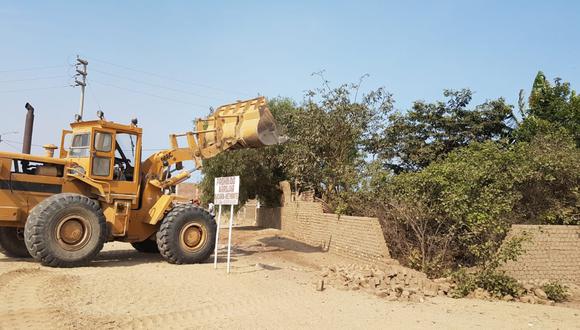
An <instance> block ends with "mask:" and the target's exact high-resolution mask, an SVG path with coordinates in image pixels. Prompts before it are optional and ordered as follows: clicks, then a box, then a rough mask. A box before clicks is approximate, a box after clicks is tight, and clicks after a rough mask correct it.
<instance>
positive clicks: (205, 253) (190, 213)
mask: <svg viewBox="0 0 580 330" xmlns="http://www.w3.org/2000/svg"><path fill="white" fill-rule="evenodd" d="M215 240H216V224H215V220H214V219H213V217H212V216H211V215H210V214H209V213H208V212H207V211H205V210H203V209H201V208H199V207H196V206H194V205H191V204H179V205H176V206H175V207H174V208H173V209H172V210H171V211H169V213H167V215H166V216H165V218H163V221H162V222H161V227H160V228H159V231H158V232H157V246H158V247H159V252H160V253H161V255H162V256H163V257H164V258H165V259H166V260H167V261H168V262H169V263H172V264H194V263H200V262H204V261H206V260H207V259H208V258H209V256H210V255H211V253H212V252H213V248H214V245H215Z"/></svg>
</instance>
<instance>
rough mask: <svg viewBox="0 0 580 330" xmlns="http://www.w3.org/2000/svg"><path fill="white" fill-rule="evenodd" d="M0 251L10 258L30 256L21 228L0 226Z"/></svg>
mask: <svg viewBox="0 0 580 330" xmlns="http://www.w3.org/2000/svg"><path fill="white" fill-rule="evenodd" d="M0 253H2V254H4V255H5V256H7V257H10V258H30V257H31V255H30V253H28V250H27V249H26V244H25V243H24V234H23V233H22V229H21V228H13V227H0Z"/></svg>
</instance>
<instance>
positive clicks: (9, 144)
mask: <svg viewBox="0 0 580 330" xmlns="http://www.w3.org/2000/svg"><path fill="white" fill-rule="evenodd" d="M2 142H4V144H6V145H7V146H9V147H10V148H12V149H14V150H16V151H17V152H20V150H18V148H16V146H14V145H13V144H12V143H10V142H8V141H6V140H2Z"/></svg>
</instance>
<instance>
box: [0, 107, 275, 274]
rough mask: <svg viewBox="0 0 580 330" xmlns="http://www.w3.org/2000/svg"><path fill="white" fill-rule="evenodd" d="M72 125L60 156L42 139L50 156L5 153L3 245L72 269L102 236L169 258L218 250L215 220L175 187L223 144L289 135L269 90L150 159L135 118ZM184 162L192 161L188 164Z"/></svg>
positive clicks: (1, 170)
mask: <svg viewBox="0 0 580 330" xmlns="http://www.w3.org/2000/svg"><path fill="white" fill-rule="evenodd" d="M70 126H71V129H70V130H63V132H62V139H61V143H60V148H59V149H60V150H59V153H58V156H55V155H54V151H55V149H57V147H56V146H53V145H47V146H45V148H46V150H47V155H46V156H32V155H29V154H25V153H22V154H20V153H10V152H0V252H2V253H4V254H5V255H6V256H9V257H30V256H32V257H33V258H34V259H36V260H38V261H39V262H41V263H42V264H43V265H46V266H53V267H75V266H80V265H85V264H87V263H88V262H89V261H90V260H92V259H93V258H94V257H95V256H96V254H97V253H99V251H100V250H101V249H102V248H103V244H104V243H105V242H108V241H122V242H129V243H131V244H132V245H133V247H134V248H135V249H137V250H138V251H142V252H157V251H159V252H160V253H161V255H162V256H163V257H164V258H165V259H166V260H167V261H168V262H170V263H175V264H186V263H197V262H202V261H204V260H206V259H207V258H208V257H209V256H210V254H211V253H212V251H213V246H214V243H215V239H216V224H215V221H214V219H213V217H212V216H210V214H209V213H208V212H207V211H205V210H203V209H201V208H199V207H196V206H195V205H193V204H192V203H191V201H187V200H185V198H181V197H180V196H178V195H176V194H175V187H176V185H178V184H179V183H181V182H183V181H185V180H187V179H188V178H190V176H191V173H192V172H193V171H195V170H196V169H199V168H201V166H202V161H203V160H204V159H208V158H212V157H214V156H216V155H218V154H219V153H221V152H223V151H226V150H232V149H240V148H257V147H262V146H267V145H273V144H278V143H281V142H282V141H281V138H279V136H278V133H277V130H276V124H275V122H274V118H273V117H272V114H271V113H270V111H269V109H268V107H267V103H266V100H265V98H263V97H259V98H256V99H252V100H248V101H239V102H237V103H233V104H229V105H224V106H221V107H219V108H218V109H216V111H214V113H213V114H211V115H210V116H209V117H208V118H207V119H198V120H196V122H195V130H194V131H192V132H187V133H184V134H172V135H170V137H169V140H170V148H168V149H167V150H164V151H159V152H157V153H155V154H153V155H151V156H149V157H148V158H145V159H143V158H142V157H143V150H142V147H141V145H142V129H141V128H139V127H138V126H137V121H136V120H133V121H132V123H131V124H128V125H124V124H119V123H114V122H110V121H107V120H105V118H104V115H103V114H102V112H101V113H99V114H98V119H96V120H91V121H83V120H82V119H81V118H80V117H77V121H76V122H73V123H72V124H71V125H70ZM183 140H185V143H184V142H183ZM180 141H181V143H180ZM180 144H182V146H180ZM185 161H193V164H194V167H193V168H192V169H190V170H186V169H184V166H183V162H185Z"/></svg>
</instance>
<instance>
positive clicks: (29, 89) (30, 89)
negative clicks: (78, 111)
mask: <svg viewBox="0 0 580 330" xmlns="http://www.w3.org/2000/svg"><path fill="white" fill-rule="evenodd" d="M65 87H70V86H66V85H65V86H51V87H38V88H25V89H9V90H5V91H0V94H3V93H14V92H27V91H37V90H43V89H55V88H65Z"/></svg>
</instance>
